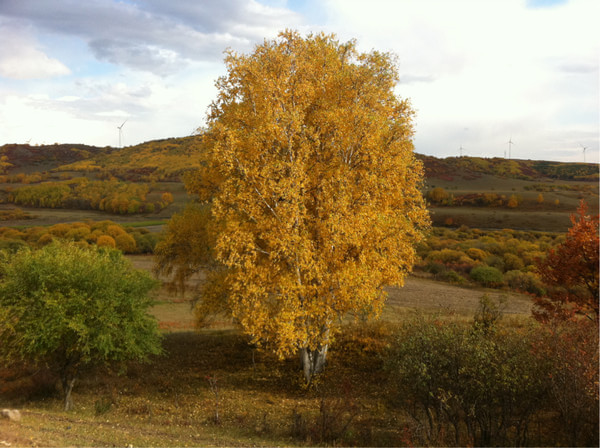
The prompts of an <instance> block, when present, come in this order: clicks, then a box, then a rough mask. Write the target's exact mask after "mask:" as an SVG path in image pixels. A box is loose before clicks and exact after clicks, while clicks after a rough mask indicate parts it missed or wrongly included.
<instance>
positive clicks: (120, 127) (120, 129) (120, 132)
mask: <svg viewBox="0 0 600 448" xmlns="http://www.w3.org/2000/svg"><path fill="white" fill-rule="evenodd" d="M125 123H127V120H125V121H124V122H123V124H121V126H117V129H118V130H119V148H120V147H121V136H122V135H123V126H124V125H125Z"/></svg>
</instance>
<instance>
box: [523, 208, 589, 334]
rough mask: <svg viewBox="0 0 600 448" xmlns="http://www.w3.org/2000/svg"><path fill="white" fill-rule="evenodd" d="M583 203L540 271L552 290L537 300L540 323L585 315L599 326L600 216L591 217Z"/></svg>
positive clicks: (542, 263)
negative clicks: (550, 319) (565, 234)
mask: <svg viewBox="0 0 600 448" xmlns="http://www.w3.org/2000/svg"><path fill="white" fill-rule="evenodd" d="M586 213H587V205H586V204H585V203H584V202H583V201H581V204H580V206H579V208H578V209H577V214H576V215H571V223H572V224H573V225H572V227H571V228H570V229H569V231H568V233H567V237H566V239H565V241H564V243H562V244H560V245H559V246H558V247H556V248H555V249H550V250H549V251H548V255H547V256H546V259H545V260H542V261H540V262H539V263H538V266H537V269H538V272H539V274H540V277H541V279H542V281H543V282H544V283H545V284H547V285H548V286H550V287H552V288H551V289H550V290H549V291H548V295H547V296H546V297H540V298H536V299H535V309H534V315H535V316H536V317H537V318H538V319H540V320H547V319H549V318H552V317H567V316H569V315H571V314H573V313H578V314H583V315H586V316H588V317H589V318H591V319H593V320H595V321H596V323H598V269H599V268H598V262H599V258H598V250H599V247H600V244H599V237H598V215H595V216H590V215H587V214H586Z"/></svg>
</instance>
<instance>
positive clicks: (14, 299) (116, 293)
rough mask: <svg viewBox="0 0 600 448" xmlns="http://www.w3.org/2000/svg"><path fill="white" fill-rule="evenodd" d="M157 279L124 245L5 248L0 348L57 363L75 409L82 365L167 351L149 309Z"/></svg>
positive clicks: (0, 264) (9, 354)
mask: <svg viewBox="0 0 600 448" xmlns="http://www.w3.org/2000/svg"><path fill="white" fill-rule="evenodd" d="M156 284H157V282H156V281H155V280H154V279H152V278H151V277H150V275H149V274H147V273H146V272H144V271H139V270H135V269H133V268H132V267H131V264H130V263H129V262H128V261H127V260H126V259H125V258H124V257H123V255H122V254H121V252H119V251H116V250H110V249H98V250H91V249H82V248H81V247H78V246H76V245H75V244H73V243H68V244H57V243H53V244H50V245H47V246H45V247H43V248H42V249H40V250H38V251H35V252H34V251H30V250H27V249H24V250H21V251H19V252H18V253H17V254H14V255H8V254H6V253H4V252H0V340H1V341H2V344H0V355H1V356H2V357H3V358H4V359H5V360H9V361H18V360H21V361H29V362H34V363H46V364H47V365H48V366H50V368H51V369H52V370H53V371H54V372H56V373H57V374H58V376H59V377H60V381H61V385H62V389H63V393H64V401H65V409H66V410H68V409H70V408H71V407H72V400H71V391H72V389H73V385H74V383H75V380H76V379H77V377H78V375H79V374H80V372H81V370H82V368H84V367H86V366H95V365H104V364H107V363H109V362H112V361H125V360H130V359H138V360H144V359H146V358H147V356H148V355H150V354H157V353H159V352H160V351H161V345H160V334H159V332H158V325H157V323H156V321H155V319H154V318H153V317H151V316H150V315H149V314H148V307H149V306H150V305H151V304H152V302H153V301H152V299H151V298H150V297H149V295H148V293H149V292H150V291H151V290H152V289H153V288H154V287H155V286H156Z"/></svg>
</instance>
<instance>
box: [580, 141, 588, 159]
mask: <svg viewBox="0 0 600 448" xmlns="http://www.w3.org/2000/svg"><path fill="white" fill-rule="evenodd" d="M580 146H581V149H583V163H585V150H586V149H588V147H587V146H583V145H582V144H581V143H580Z"/></svg>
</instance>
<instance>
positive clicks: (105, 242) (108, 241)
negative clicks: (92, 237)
mask: <svg viewBox="0 0 600 448" xmlns="http://www.w3.org/2000/svg"><path fill="white" fill-rule="evenodd" d="M96 245H97V246H98V247H110V248H113V249H114V248H115V247H116V246H117V243H116V242H115V240H114V238H113V237H112V236H108V235H102V236H99V237H98V239H97V240H96Z"/></svg>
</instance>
